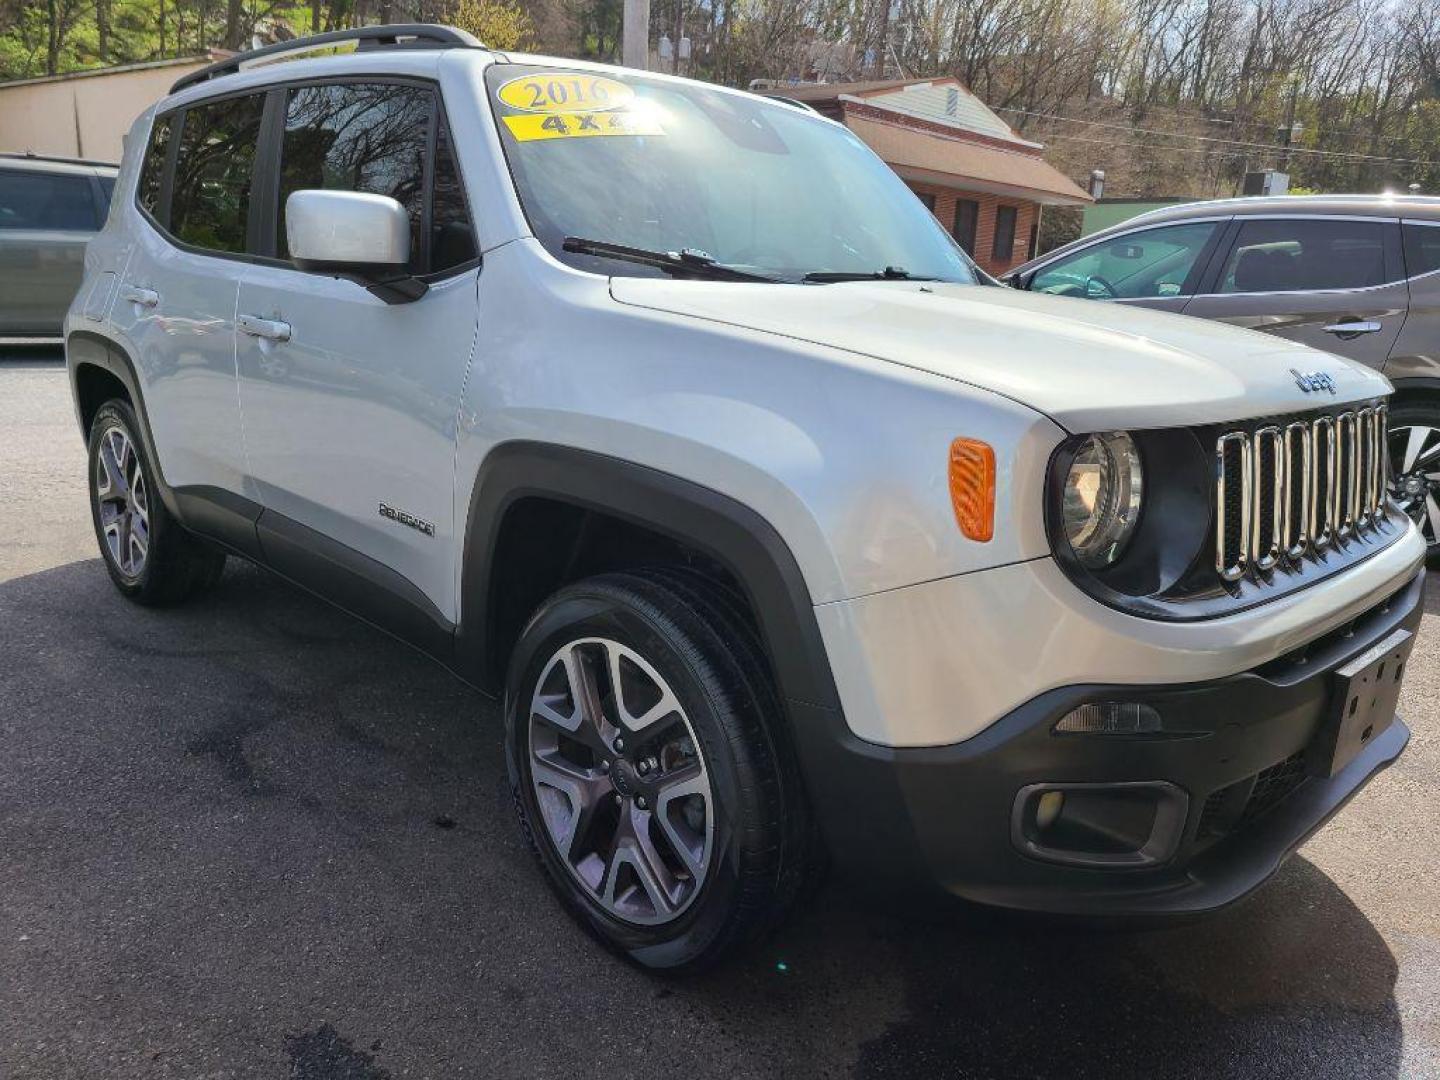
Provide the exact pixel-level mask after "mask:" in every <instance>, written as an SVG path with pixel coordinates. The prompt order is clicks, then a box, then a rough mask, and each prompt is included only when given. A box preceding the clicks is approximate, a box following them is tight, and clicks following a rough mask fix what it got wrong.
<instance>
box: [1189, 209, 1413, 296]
mask: <svg viewBox="0 0 1440 1080" xmlns="http://www.w3.org/2000/svg"><path fill="white" fill-rule="evenodd" d="M1385 278H1386V275H1385V226H1384V225H1383V224H1381V223H1380V222H1378V221H1344V220H1341V219H1338V218H1295V219H1292V220H1284V219H1274V220H1261V221H1246V222H1245V223H1244V224H1242V225H1241V226H1240V233H1239V235H1238V236H1237V237H1236V239H1235V247H1234V249H1233V250H1232V251H1231V252H1230V256H1229V258H1228V259H1226V261H1225V269H1224V272H1223V273H1222V275H1221V278H1220V284H1219V287H1218V288H1217V290H1216V291H1217V292H1222V293H1265V292H1300V291H1311V290H1315V289H1363V288H1365V287H1366V286H1369V285H1382V284H1384V283H1385Z"/></svg>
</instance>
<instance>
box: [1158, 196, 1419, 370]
mask: <svg viewBox="0 0 1440 1080" xmlns="http://www.w3.org/2000/svg"><path fill="white" fill-rule="evenodd" d="M1404 278H1405V273H1404V269H1403V263H1402V262H1401V258H1400V224H1399V222H1398V221H1392V220H1383V219H1361V218H1347V217H1275V218H1258V217H1257V218H1240V219H1237V221H1236V225H1235V229H1234V230H1233V238H1232V239H1231V240H1230V241H1229V250H1228V251H1227V253H1226V255H1225V257H1224V259H1223V260H1222V261H1220V263H1219V268H1218V270H1217V271H1216V273H1215V278H1214V280H1213V281H1212V282H1208V283H1207V287H1206V289H1205V295H1201V296H1196V297H1195V299H1194V300H1193V301H1191V302H1190V305H1189V306H1188V307H1186V308H1185V314H1187V315H1194V316H1197V317H1199V318H1202V319H1218V320H1220V321H1222V322H1228V323H1233V324H1234V325H1236V326H1244V327H1248V328H1250V329H1252V330H1263V331H1265V332H1266V333H1269V334H1275V335H1277V336H1279V337H1284V338H1290V339H1291V340H1292V341H1299V342H1302V343H1304V344H1306V345H1310V346H1313V347H1314V348H1317V349H1323V350H1325V351H1327V352H1333V353H1339V354H1340V355H1341V356H1344V357H1347V358H1349V359H1351V360H1357V361H1359V362H1360V363H1363V364H1368V365H1369V366H1371V367H1373V368H1380V367H1382V366H1384V363H1385V358H1386V357H1387V356H1389V355H1390V349H1391V347H1392V346H1393V345H1394V344H1395V338H1396V335H1397V334H1399V332H1400V327H1401V325H1402V324H1403V323H1404V321H1405V309H1406V306H1407V304H1408V302H1409V290H1408V289H1407V287H1406V285H1405V280H1404Z"/></svg>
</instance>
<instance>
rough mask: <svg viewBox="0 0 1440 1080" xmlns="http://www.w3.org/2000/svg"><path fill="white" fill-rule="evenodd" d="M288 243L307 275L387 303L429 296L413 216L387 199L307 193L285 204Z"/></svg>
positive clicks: (342, 193)
mask: <svg viewBox="0 0 1440 1080" xmlns="http://www.w3.org/2000/svg"><path fill="white" fill-rule="evenodd" d="M285 239H286V241H287V242H288V243H289V246H290V259H291V261H292V262H293V263H294V264H295V266H296V267H297V268H299V269H301V270H312V271H316V272H319V273H329V274H335V275H336V276H338V277H348V278H353V279H354V280H356V281H358V282H360V284H362V285H364V286H365V287H366V288H367V289H369V290H370V291H371V292H372V293H374V294H375V295H376V296H378V297H379V298H380V299H381V300H384V301H385V302H386V303H387V304H403V303H407V302H409V301H411V300H418V299H420V297H422V296H424V295H425V292H426V290H427V286H426V284H425V283H424V282H423V281H420V280H419V279H418V278H416V277H414V276H413V275H412V274H411V273H410V271H409V270H407V269H406V264H407V263H408V262H409V261H410V216H409V215H408V214H407V213H406V212H405V208H404V207H403V206H401V205H400V204H399V203H398V202H396V201H395V200H394V199H392V198H390V197H389V196H387V195H369V194H366V193H364V192H359V191H321V190H313V189H312V190H307V191H297V192H294V193H293V194H292V195H291V196H290V197H289V198H288V199H286V200H285Z"/></svg>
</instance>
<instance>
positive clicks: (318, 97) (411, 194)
mask: <svg viewBox="0 0 1440 1080" xmlns="http://www.w3.org/2000/svg"><path fill="white" fill-rule="evenodd" d="M433 112H434V108H433V98H432V96H431V94H430V91H428V90H425V89H422V88H420V87H415V86H403V85H394V84H386V83H354V84H327V85H323V86H302V87H299V88H298V89H295V90H292V91H291V92H290V97H289V100H288V102H287V103H286V109H285V139H284V145H283V147H282V149H281V153H280V229H279V233H280V235H279V236H278V238H277V250H278V251H279V252H280V256H281V258H289V257H290V249H289V245H288V244H287V243H286V238H285V200H286V199H288V198H289V197H290V195H291V194H292V193H293V192H296V191H301V190H306V189H312V188H327V189H331V190H336V191H363V192H366V193H368V194H371V195H388V196H390V198H392V199H394V200H396V201H397V202H398V203H400V205H401V206H403V207H404V208H405V210H406V212H407V213H409V215H410V270H411V272H412V273H424V272H425V270H424V254H425V253H424V252H423V251H422V250H421V247H422V243H421V242H422V238H423V233H422V231H421V221H422V220H423V214H424V209H425V154H426V150H427V147H428V145H429V141H430V119H431V115H432V113H433Z"/></svg>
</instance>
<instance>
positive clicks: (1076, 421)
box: [611, 277, 1390, 432]
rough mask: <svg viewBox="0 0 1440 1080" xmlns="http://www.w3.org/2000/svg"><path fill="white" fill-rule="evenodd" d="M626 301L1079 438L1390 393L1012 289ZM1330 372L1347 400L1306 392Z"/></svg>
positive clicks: (1220, 334) (1368, 382) (642, 292)
mask: <svg viewBox="0 0 1440 1080" xmlns="http://www.w3.org/2000/svg"><path fill="white" fill-rule="evenodd" d="M611 294H612V295H613V296H614V298H615V299H616V300H618V301H619V302H621V303H623V304H632V305H635V306H639V307H646V308H653V309H655V310H658V311H666V312H671V313H673V314H678V315H689V316H693V317H695V318H698V319H707V320H711V321H714V322H719V323H726V324H729V325H731V326H739V327H746V328H749V329H751V330H760V331H764V332H767V333H772V334H779V335H783V336H785V337H789V338H796V339H799V340H803V341H810V342H814V343H816V344H820V345H827V346H831V347H833V348H837V349H845V350H848V351H849V352H853V353H861V354H864V355H867V356H871V357H874V358H876V359H880V360H888V361H891V362H893V363H896V364H902V365H905V366H907V367H912V368H918V369H920V370H922V371H928V372H932V373H934V374H936V375H943V376H945V377H947V378H952V379H957V380H959V381H961V382H965V383H969V384H971V385H973V386H979V387H983V388H985V389H987V390H993V391H995V392H996V393H999V394H1003V395H1005V396H1006V397H1008V398H1012V399H1014V400H1015V401H1019V402H1022V403H1024V404H1026V405H1029V406H1030V407H1032V408H1034V409H1038V410H1039V411H1040V412H1042V413H1045V414H1046V415H1047V416H1049V417H1051V418H1052V419H1053V420H1055V421H1056V422H1057V423H1059V424H1060V425H1061V426H1062V427H1064V428H1066V429H1067V430H1069V431H1072V432H1080V431H1101V430H1107V429H1112V428H1151V427H1176V426H1181V425H1189V424H1203V423H1223V422H1226V421H1230V420H1240V419H1246V418H1249V417H1257V416H1271V415H1277V414H1283V413H1293V412H1303V411H1306V410H1309V409H1315V408H1320V407H1322V406H1326V405H1331V404H1339V403H1341V402H1345V401H1354V400H1358V399H1362V398H1370V397H1376V396H1379V395H1381V394H1386V393H1389V391H1390V383H1389V382H1388V381H1387V380H1386V379H1385V378H1384V377H1383V376H1381V375H1380V374H1378V373H1377V372H1374V371H1372V370H1370V369H1369V368H1366V367H1362V366H1360V365H1358V364H1353V363H1351V362H1350V361H1348V360H1344V359H1341V358H1340V357H1338V356H1335V355H1333V354H1331V353H1326V352H1320V351H1319V350H1316V349H1311V348H1309V347H1308V346H1305V345H1299V344H1297V343H1295V342H1292V341H1287V340H1285V339H1284V338H1278V337H1272V336H1270V335H1268V334H1261V333H1258V332H1256V331H1251V330H1241V329H1238V328H1236V327H1233V326H1227V325H1225V324H1223V323H1215V322H1208V321H1205V320H1202V319H1193V318H1186V317H1185V316H1183V315H1170V314H1167V313H1165V312H1159V311H1152V310H1150V309H1147V308H1138V307H1129V306H1126V305H1122V304H1107V303H1101V302H1098V301H1093V300H1079V299H1067V298H1063V297H1051V296H1039V295H1036V294H1034V293H1028V292H1020V291H1017V290H1014V289H1006V288H996V287H991V286H977V285H947V284H940V283H934V284H925V283H919V282H904V281H896V282H853V283H845V284H839V285H814V286H801V285H749V284H746V285H736V284H730V283H725V282H708V281H671V280H664V279H655V278H633V277H617V278H614V279H612V281H611ZM1292 368H1293V369H1294V372H1300V373H1302V374H1309V373H1313V372H1320V373H1323V374H1326V375H1328V376H1330V378H1331V379H1332V380H1333V381H1334V385H1335V389H1336V393H1335V394H1334V395H1333V396H1332V395H1331V394H1329V393H1326V392H1325V391H1323V390H1317V391H1311V392H1306V391H1305V390H1304V389H1302V388H1301V386H1300V385H1299V382H1298V381H1297V379H1296V377H1295V374H1294V372H1292V370H1291V369H1292Z"/></svg>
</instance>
